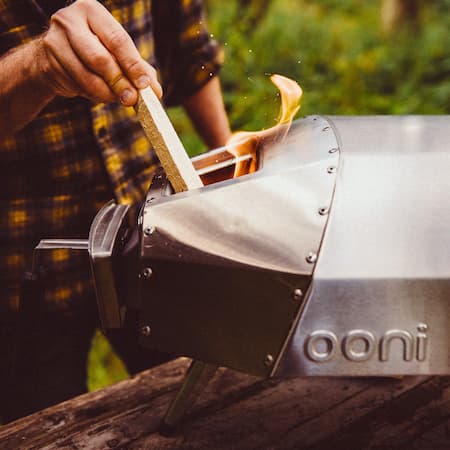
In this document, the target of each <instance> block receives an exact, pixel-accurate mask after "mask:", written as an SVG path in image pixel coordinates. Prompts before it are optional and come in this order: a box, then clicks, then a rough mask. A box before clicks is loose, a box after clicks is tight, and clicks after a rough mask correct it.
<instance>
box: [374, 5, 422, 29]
mask: <svg viewBox="0 0 450 450" xmlns="http://www.w3.org/2000/svg"><path fill="white" fill-rule="evenodd" d="M419 10H420V8H419V0H382V3H381V24H382V29H383V31H384V32H385V33H386V34H392V33H393V32H395V31H398V30H400V29H404V28H407V27H409V28H412V29H417V28H418V25H419Z"/></svg>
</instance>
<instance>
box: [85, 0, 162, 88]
mask: <svg viewBox="0 0 450 450" xmlns="http://www.w3.org/2000/svg"><path fill="white" fill-rule="evenodd" d="M103 10H104V11H103ZM104 12H106V14H104ZM87 20H88V24H89V26H90V28H91V30H92V32H93V33H94V34H96V35H97V36H98V38H99V39H100V41H101V42H102V44H103V45H104V46H105V47H106V48H107V49H108V51H109V52H110V53H111V54H112V55H113V56H114V57H115V59H116V61H117V63H118V64H119V66H120V67H121V69H122V71H123V72H124V74H125V76H126V77H127V78H128V79H129V80H130V81H131V82H132V83H133V85H134V86H135V87H136V88H138V89H143V88H145V87H148V86H151V87H152V89H153V90H154V91H155V93H156V94H157V95H158V96H159V97H161V95H162V89H161V86H160V84H159V82H158V81H157V78H156V71H155V69H153V67H151V65H150V64H148V63H147V62H146V61H144V60H143V59H142V57H141V55H140V54H139V52H138V50H137V48H136V46H135V45H134V42H133V40H132V39H131V37H130V36H129V35H128V33H127V32H126V31H125V30H124V28H123V27H122V26H121V25H120V24H119V22H117V21H116V20H115V19H114V17H113V16H112V15H111V14H109V13H108V12H107V10H106V9H105V8H104V7H103V6H101V5H100V4H98V7H94V5H92V11H91V13H90V14H89V15H88V16H87Z"/></svg>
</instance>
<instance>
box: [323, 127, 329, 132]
mask: <svg viewBox="0 0 450 450" xmlns="http://www.w3.org/2000/svg"><path fill="white" fill-rule="evenodd" d="M329 129H330V127H325V128H322V131H328V130H329Z"/></svg>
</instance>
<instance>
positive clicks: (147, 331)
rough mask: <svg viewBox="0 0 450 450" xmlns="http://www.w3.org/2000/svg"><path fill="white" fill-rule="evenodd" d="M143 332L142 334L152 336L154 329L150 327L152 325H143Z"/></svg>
mask: <svg viewBox="0 0 450 450" xmlns="http://www.w3.org/2000/svg"><path fill="white" fill-rule="evenodd" d="M141 334H142V336H146V337H148V336H150V335H151V334H152V329H151V328H150V325H144V326H142V327H141Z"/></svg>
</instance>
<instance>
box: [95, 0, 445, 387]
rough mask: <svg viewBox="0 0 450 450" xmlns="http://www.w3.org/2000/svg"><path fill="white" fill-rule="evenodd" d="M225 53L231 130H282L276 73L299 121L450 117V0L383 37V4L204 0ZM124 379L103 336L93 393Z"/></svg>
mask: <svg viewBox="0 0 450 450" xmlns="http://www.w3.org/2000/svg"><path fill="white" fill-rule="evenodd" d="M205 4H206V5H207V7H208V22H209V28H210V32H211V33H212V34H213V35H214V37H215V38H216V39H218V40H219V41H220V42H221V43H222V45H223V48H224V50H225V53H226V62H225V65H224V67H223V69H222V73H221V80H222V85H223V89H224V98H225V103H226V108H227V111H228V113H229V117H230V121H231V125H232V129H233V130H240V129H246V130H259V129H262V128H268V127H270V126H272V125H273V124H274V121H275V120H276V118H277V115H278V108H279V95H278V93H277V90H276V88H275V86H274V85H272V84H271V82H270V81H269V78H268V77H269V75H270V74H272V73H279V74H281V75H285V76H287V77H290V78H293V79H294V80H296V81H298V83H299V84H300V85H301V86H302V88H303V90H304V96H303V106H302V109H301V114H303V115H309V114H443V113H447V114H448V113H450V33H449V30H450V0H439V1H438V0H429V1H427V2H425V1H422V2H421V3H420V5H421V6H420V14H419V27H418V28H410V27H407V26H405V27H401V28H400V29H398V30H397V31H396V32H395V33H393V34H389V35H385V34H383V32H382V31H381V30H382V26H381V14H380V5H381V0H380V1H376V0H317V1H306V0H227V1H226V2H224V1H222V0H205ZM169 114H170V117H171V119H172V121H173V123H174V126H175V128H176V130H177V131H178V133H179V134H180V136H181V138H182V140H183V142H184V144H185V146H186V148H187V149H188V150H189V152H190V153H191V154H195V153H198V152H200V151H203V150H204V146H203V144H202V143H201V141H200V140H199V138H198V137H197V136H196V134H195V133H194V132H193V129H192V127H191V125H190V123H189V121H188V120H187V119H186V117H185V115H184V113H183V112H182V110H181V109H179V108H175V109H173V110H171V111H170V112H169ZM125 376H126V371H125V369H124V367H123V365H122V364H121V363H120V361H119V360H118V359H117V358H116V357H115V356H114V354H113V353H112V352H111V350H110V348H109V346H108V344H107V342H106V341H105V339H104V338H103V337H102V336H101V335H100V334H97V336H96V337H95V339H94V346H93V351H92V352H91V355H90V369H89V387H90V389H95V388H98V387H101V386H104V385H107V384H110V383H112V382H114V381H116V380H119V379H121V378H123V377H125Z"/></svg>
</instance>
